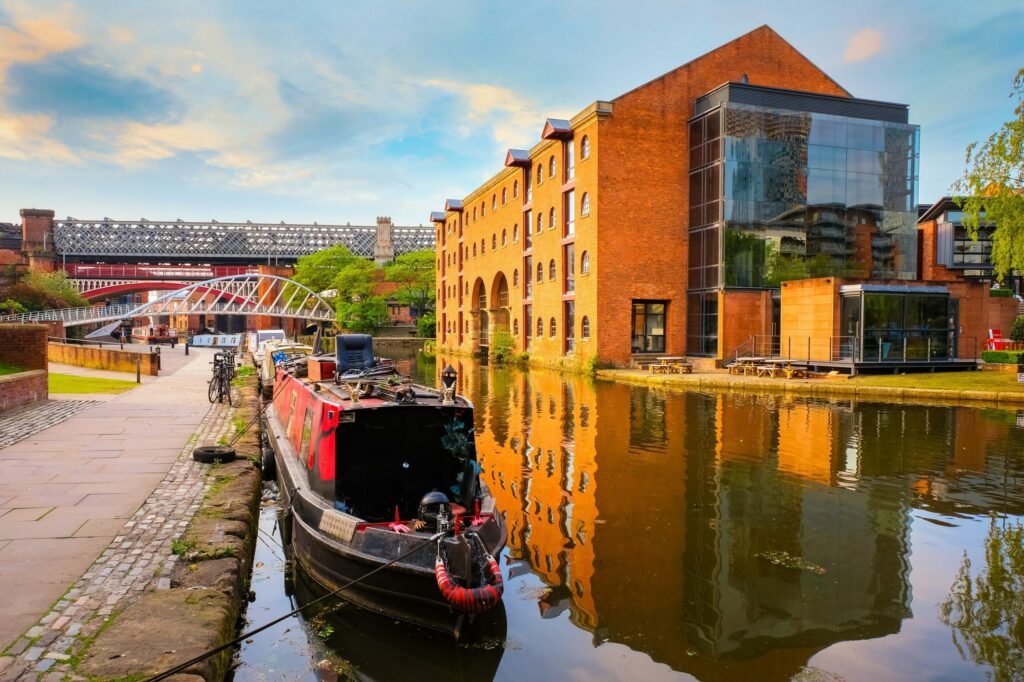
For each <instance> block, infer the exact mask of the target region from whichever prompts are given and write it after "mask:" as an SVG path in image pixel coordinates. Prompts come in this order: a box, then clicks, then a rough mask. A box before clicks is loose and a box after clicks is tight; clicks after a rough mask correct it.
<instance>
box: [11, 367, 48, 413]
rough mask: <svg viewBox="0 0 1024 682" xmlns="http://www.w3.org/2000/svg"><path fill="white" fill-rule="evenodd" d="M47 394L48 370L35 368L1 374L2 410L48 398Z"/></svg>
mask: <svg viewBox="0 0 1024 682" xmlns="http://www.w3.org/2000/svg"><path fill="white" fill-rule="evenodd" d="M47 395H48V388H47V384H46V370H39V369H34V370H31V371H29V372H19V373H17V374H6V375H4V376H0V412H4V411H6V410H9V409H11V408H14V407H18V406H19V405H26V404H28V403H34V402H36V401H38V400H46V398H47Z"/></svg>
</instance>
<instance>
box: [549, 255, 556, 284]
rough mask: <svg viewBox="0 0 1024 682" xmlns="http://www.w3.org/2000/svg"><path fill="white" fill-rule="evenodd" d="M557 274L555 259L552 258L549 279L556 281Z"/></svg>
mask: <svg viewBox="0 0 1024 682" xmlns="http://www.w3.org/2000/svg"><path fill="white" fill-rule="evenodd" d="M557 274H558V269H557V267H556V266H555V259H554V258H552V259H551V262H550V263H549V264H548V279H550V280H551V281H552V282H553V281H555V277H556V276H557Z"/></svg>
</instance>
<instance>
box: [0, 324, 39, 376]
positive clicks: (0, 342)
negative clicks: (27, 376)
mask: <svg viewBox="0 0 1024 682" xmlns="http://www.w3.org/2000/svg"><path fill="white" fill-rule="evenodd" d="M46 333H47V327H46V325H45V324H0V360H2V361H3V362H7V363H9V364H12V365H14V366H15V367H18V368H20V369H46Z"/></svg>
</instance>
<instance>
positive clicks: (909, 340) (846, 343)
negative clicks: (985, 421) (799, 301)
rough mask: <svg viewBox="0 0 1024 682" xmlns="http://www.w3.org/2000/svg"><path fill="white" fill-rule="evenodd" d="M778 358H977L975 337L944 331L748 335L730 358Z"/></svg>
mask: <svg viewBox="0 0 1024 682" xmlns="http://www.w3.org/2000/svg"><path fill="white" fill-rule="evenodd" d="M742 357H761V358H781V359H787V360H795V361H797V360H798V361H803V362H846V363H857V364H863V363H892V362H906V363H914V362H926V363H927V362H951V361H954V360H977V359H978V339H977V338H976V337H973V336H959V335H957V336H953V337H952V338H951V337H950V335H949V334H948V333H947V332H920V333H900V334H879V333H872V334H871V335H870V336H867V337H865V338H861V337H859V336H832V337H809V336H786V337H777V336H767V335H764V336H761V335H758V336H751V337H749V338H748V339H747V340H746V341H744V342H743V343H741V344H740V345H739V346H738V347H737V348H736V351H735V352H734V354H733V359H734V360H735V359H738V358H742Z"/></svg>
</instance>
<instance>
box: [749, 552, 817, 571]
mask: <svg viewBox="0 0 1024 682" xmlns="http://www.w3.org/2000/svg"><path fill="white" fill-rule="evenodd" d="M756 556H758V557H760V558H762V559H765V560H766V561H768V562H769V563H772V564H775V565H776V566H782V567H783V568H795V569H797V570H800V571H807V572H808V573H817V574H818V575H825V569H824V568H823V567H822V566H819V565H818V564H813V563H811V562H810V561H805V560H804V559H801V558H800V557H798V556H793V555H792V554H790V553H789V552H785V551H783V550H781V549H776V550H772V551H770V552H759V553H758V554H757V555H756Z"/></svg>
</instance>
